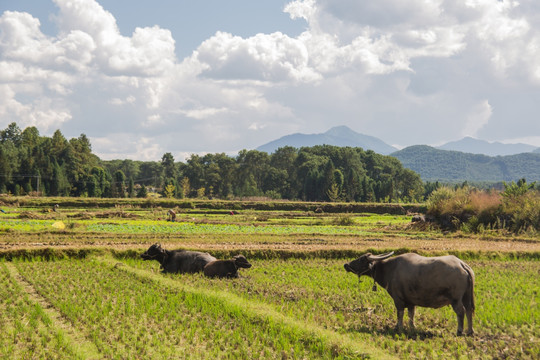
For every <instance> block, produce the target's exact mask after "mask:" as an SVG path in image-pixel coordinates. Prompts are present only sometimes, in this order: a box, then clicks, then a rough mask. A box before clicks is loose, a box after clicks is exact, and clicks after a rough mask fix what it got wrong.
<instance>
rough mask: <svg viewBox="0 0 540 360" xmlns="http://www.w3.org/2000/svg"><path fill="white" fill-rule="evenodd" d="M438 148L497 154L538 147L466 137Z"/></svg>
mask: <svg viewBox="0 0 540 360" xmlns="http://www.w3.org/2000/svg"><path fill="white" fill-rule="evenodd" d="M437 149H441V150H454V151H461V152H465V153H471V154H484V155H489V156H497V155H514V154H521V153H526V152H532V151H534V150H535V149H536V147H535V146H532V145H527V144H503V143H500V142H489V141H485V140H479V139H474V138H472V137H466V138H463V139H461V140H458V141H451V142H449V143H446V144H444V145H442V146H438V147H437Z"/></svg>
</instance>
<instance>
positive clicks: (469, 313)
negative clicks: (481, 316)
mask: <svg viewBox="0 0 540 360" xmlns="http://www.w3.org/2000/svg"><path fill="white" fill-rule="evenodd" d="M472 321H473V310H472V309H467V326H468V329H467V335H472V334H474V330H473V323H472Z"/></svg>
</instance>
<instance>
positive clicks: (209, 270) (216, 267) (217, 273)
mask: <svg viewBox="0 0 540 360" xmlns="http://www.w3.org/2000/svg"><path fill="white" fill-rule="evenodd" d="M250 267H251V264H250V263H249V262H248V261H247V259H246V257H245V256H244V255H236V256H235V257H233V258H232V259H231V260H216V261H212V262H210V263H208V264H206V266H205V267H204V275H206V276H208V277H220V278H224V277H227V278H237V277H238V268H244V269H249V268H250Z"/></svg>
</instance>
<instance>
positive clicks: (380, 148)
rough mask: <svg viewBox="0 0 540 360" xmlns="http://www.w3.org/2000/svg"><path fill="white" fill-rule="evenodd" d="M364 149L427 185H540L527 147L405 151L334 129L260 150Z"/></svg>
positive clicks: (458, 145)
mask: <svg viewBox="0 0 540 360" xmlns="http://www.w3.org/2000/svg"><path fill="white" fill-rule="evenodd" d="M323 144H326V145H334V146H350V147H361V148H363V149H364V150H373V151H375V152H376V153H379V154H383V155H391V156H394V157H396V158H397V159H399V160H400V161H401V163H402V164H403V166H404V167H406V168H409V169H411V170H414V171H415V172H417V173H418V174H420V176H421V177H422V180H424V181H449V182H458V181H488V182H497V181H516V180H518V179H521V178H525V179H527V181H540V148H536V147H534V146H532V145H527V144H503V143H500V142H488V141H485V140H479V139H474V138H471V137H466V138H464V139H461V140H458V141H452V142H449V143H446V144H444V145H441V146H439V147H432V146H427V145H414V146H409V147H407V148H405V149H402V150H398V149H397V148H395V147H393V146H391V145H388V144H386V143H385V142H384V141H382V140H380V139H378V138H376V137H373V136H368V135H363V134H359V133H357V132H355V131H353V130H351V129H350V128H348V127H346V126H337V127H333V128H331V129H330V130H328V131H327V132H325V133H322V134H301V133H296V134H291V135H287V136H283V137H281V138H279V139H277V140H274V141H271V142H269V143H267V144H264V145H262V146H260V147H258V148H257V150H259V151H265V152H268V153H272V152H274V151H275V150H277V149H278V148H280V147H284V146H292V147H295V148H301V147H304V146H305V147H309V146H315V145H323Z"/></svg>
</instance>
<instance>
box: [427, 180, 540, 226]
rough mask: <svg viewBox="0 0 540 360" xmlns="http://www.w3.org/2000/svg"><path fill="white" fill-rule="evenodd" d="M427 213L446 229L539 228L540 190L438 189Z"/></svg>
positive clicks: (433, 194)
mask: <svg viewBox="0 0 540 360" xmlns="http://www.w3.org/2000/svg"><path fill="white" fill-rule="evenodd" d="M427 206H428V210H427V214H428V215H429V216H430V217H431V218H433V219H435V221H436V222H438V223H439V224H440V225H441V226H442V227H443V228H447V229H453V230H457V229H461V230H463V231H465V232H481V231H484V230H485V229H507V230H510V231H512V232H515V233H519V232H531V231H532V232H536V231H539V230H540V191H538V190H534V189H533V188H528V189H527V190H526V191H505V192H502V193H500V192H496V191H484V190H478V189H474V188H470V187H463V188H458V189H450V188H448V187H442V188H439V189H437V190H435V191H434V192H433V193H432V194H431V196H430V197H429V199H428V201H427Z"/></svg>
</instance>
